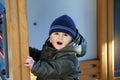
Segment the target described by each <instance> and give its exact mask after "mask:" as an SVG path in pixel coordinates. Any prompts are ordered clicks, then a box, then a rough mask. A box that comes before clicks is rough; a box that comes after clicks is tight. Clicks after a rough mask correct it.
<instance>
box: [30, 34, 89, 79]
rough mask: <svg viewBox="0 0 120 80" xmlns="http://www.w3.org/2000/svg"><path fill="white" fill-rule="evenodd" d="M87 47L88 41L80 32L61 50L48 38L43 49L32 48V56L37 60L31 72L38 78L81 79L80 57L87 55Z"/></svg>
mask: <svg viewBox="0 0 120 80" xmlns="http://www.w3.org/2000/svg"><path fill="white" fill-rule="evenodd" d="M86 48H87V42H86V41H85V39H84V38H83V37H82V36H81V35H80V34H79V33H78V34H77V36H76V38H75V39H74V40H73V41H72V42H71V43H69V44H68V45H67V46H66V47H64V48H63V49H61V50H59V51H58V50H56V49H54V48H53V47H52V46H51V44H50V42H49V40H46V42H45V44H44V45H43V48H42V50H41V51H39V50H36V49H34V48H30V56H32V57H33V59H34V60H35V61H36V62H35V63H34V65H33V67H32V69H31V72H32V73H33V74H34V75H35V76H37V80H79V75H80V70H79V66H80V62H79V60H78V58H79V57H82V56H83V55H85V53H86Z"/></svg>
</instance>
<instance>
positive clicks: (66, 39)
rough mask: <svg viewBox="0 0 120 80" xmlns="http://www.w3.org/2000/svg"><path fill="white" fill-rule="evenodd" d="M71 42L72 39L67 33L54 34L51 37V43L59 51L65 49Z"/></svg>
mask: <svg viewBox="0 0 120 80" xmlns="http://www.w3.org/2000/svg"><path fill="white" fill-rule="evenodd" d="M71 41H72V37H71V36H70V35H69V34H67V33H63V32H53V33H52V34H51V35H50V42H51V43H52V45H53V46H54V48H56V49H57V50H60V49H62V48H64V47H65V46H66V45H67V44H68V43H70V42H71Z"/></svg>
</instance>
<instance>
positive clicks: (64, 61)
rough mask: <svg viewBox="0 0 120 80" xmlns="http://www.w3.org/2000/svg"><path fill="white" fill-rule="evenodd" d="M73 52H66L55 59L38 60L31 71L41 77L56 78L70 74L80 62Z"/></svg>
mask: <svg viewBox="0 0 120 80" xmlns="http://www.w3.org/2000/svg"><path fill="white" fill-rule="evenodd" d="M73 54H74V53H73ZM73 54H72V55H71V54H67V55H66V54H64V55H62V56H60V57H59V58H57V59H55V60H48V61H38V62H36V63H35V64H34V65H33V67H32V69H31V71H32V73H33V74H34V75H35V76H37V77H39V78H42V77H47V78H49V79H50V78H52V79H55V78H60V77H63V76H65V75H70V74H71V73H73V72H74V70H75V69H76V66H77V64H79V63H78V62H77V61H78V60H77V58H76V56H75V55H73Z"/></svg>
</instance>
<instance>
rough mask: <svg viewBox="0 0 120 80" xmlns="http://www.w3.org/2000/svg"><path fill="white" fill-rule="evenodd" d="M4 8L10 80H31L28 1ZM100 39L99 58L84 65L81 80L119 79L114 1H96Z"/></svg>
mask: <svg viewBox="0 0 120 80" xmlns="http://www.w3.org/2000/svg"><path fill="white" fill-rule="evenodd" d="M5 5H6V33H7V44H5V43H4V44H5V45H7V46H6V47H7V48H6V49H7V50H5V51H7V52H8V56H6V57H8V59H9V60H7V64H6V65H8V66H7V69H6V75H7V78H9V79H10V80H16V79H17V80H30V70H29V69H28V68H26V67H25V66H24V61H25V59H26V57H27V56H28V55H29V54H28V53H29V52H28V25H27V15H26V1H25V0H6V2H5ZM106 15H107V16H106ZM101 32H102V33H101ZM97 36H98V37H97V40H98V41H97V44H98V46H97V47H98V50H97V51H98V52H97V54H98V58H97V59H95V60H88V61H83V62H81V66H80V69H81V72H82V73H81V76H80V80H119V78H118V77H116V78H115V77H114V70H113V69H114V65H113V64H114V63H113V59H114V58H113V56H112V55H113V53H114V52H113V42H112V40H113V38H114V36H113V0H109V1H108V0H97ZM5 39H6V38H5ZM7 52H6V53H7ZM105 53H106V54H105ZM109 66H110V67H109Z"/></svg>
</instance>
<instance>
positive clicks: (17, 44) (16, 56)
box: [5, 0, 30, 80]
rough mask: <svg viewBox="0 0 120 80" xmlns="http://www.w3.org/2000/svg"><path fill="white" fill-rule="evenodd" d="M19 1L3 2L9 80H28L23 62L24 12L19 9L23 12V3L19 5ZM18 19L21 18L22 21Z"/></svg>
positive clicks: (26, 51)
mask: <svg viewBox="0 0 120 80" xmlns="http://www.w3.org/2000/svg"><path fill="white" fill-rule="evenodd" d="M19 1H21V0H6V2H5V3H6V18H7V19H6V22H7V36H8V56H9V68H10V74H9V75H10V80H16V79H17V80H30V76H29V74H30V72H29V70H28V69H27V68H26V67H25V66H24V60H25V58H26V56H27V55H28V40H27V32H28V31H27V20H26V17H25V16H26V12H24V11H22V10H21V9H19V7H21V6H22V8H23V10H24V9H25V4H24V3H25V1H22V2H21V3H19ZM20 12H22V13H20ZM23 12H24V13H23ZM21 15H23V16H21ZM20 17H22V19H21V18H20ZM23 22H24V23H23ZM23 34H24V35H23ZM23 51H24V52H23Z"/></svg>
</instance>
